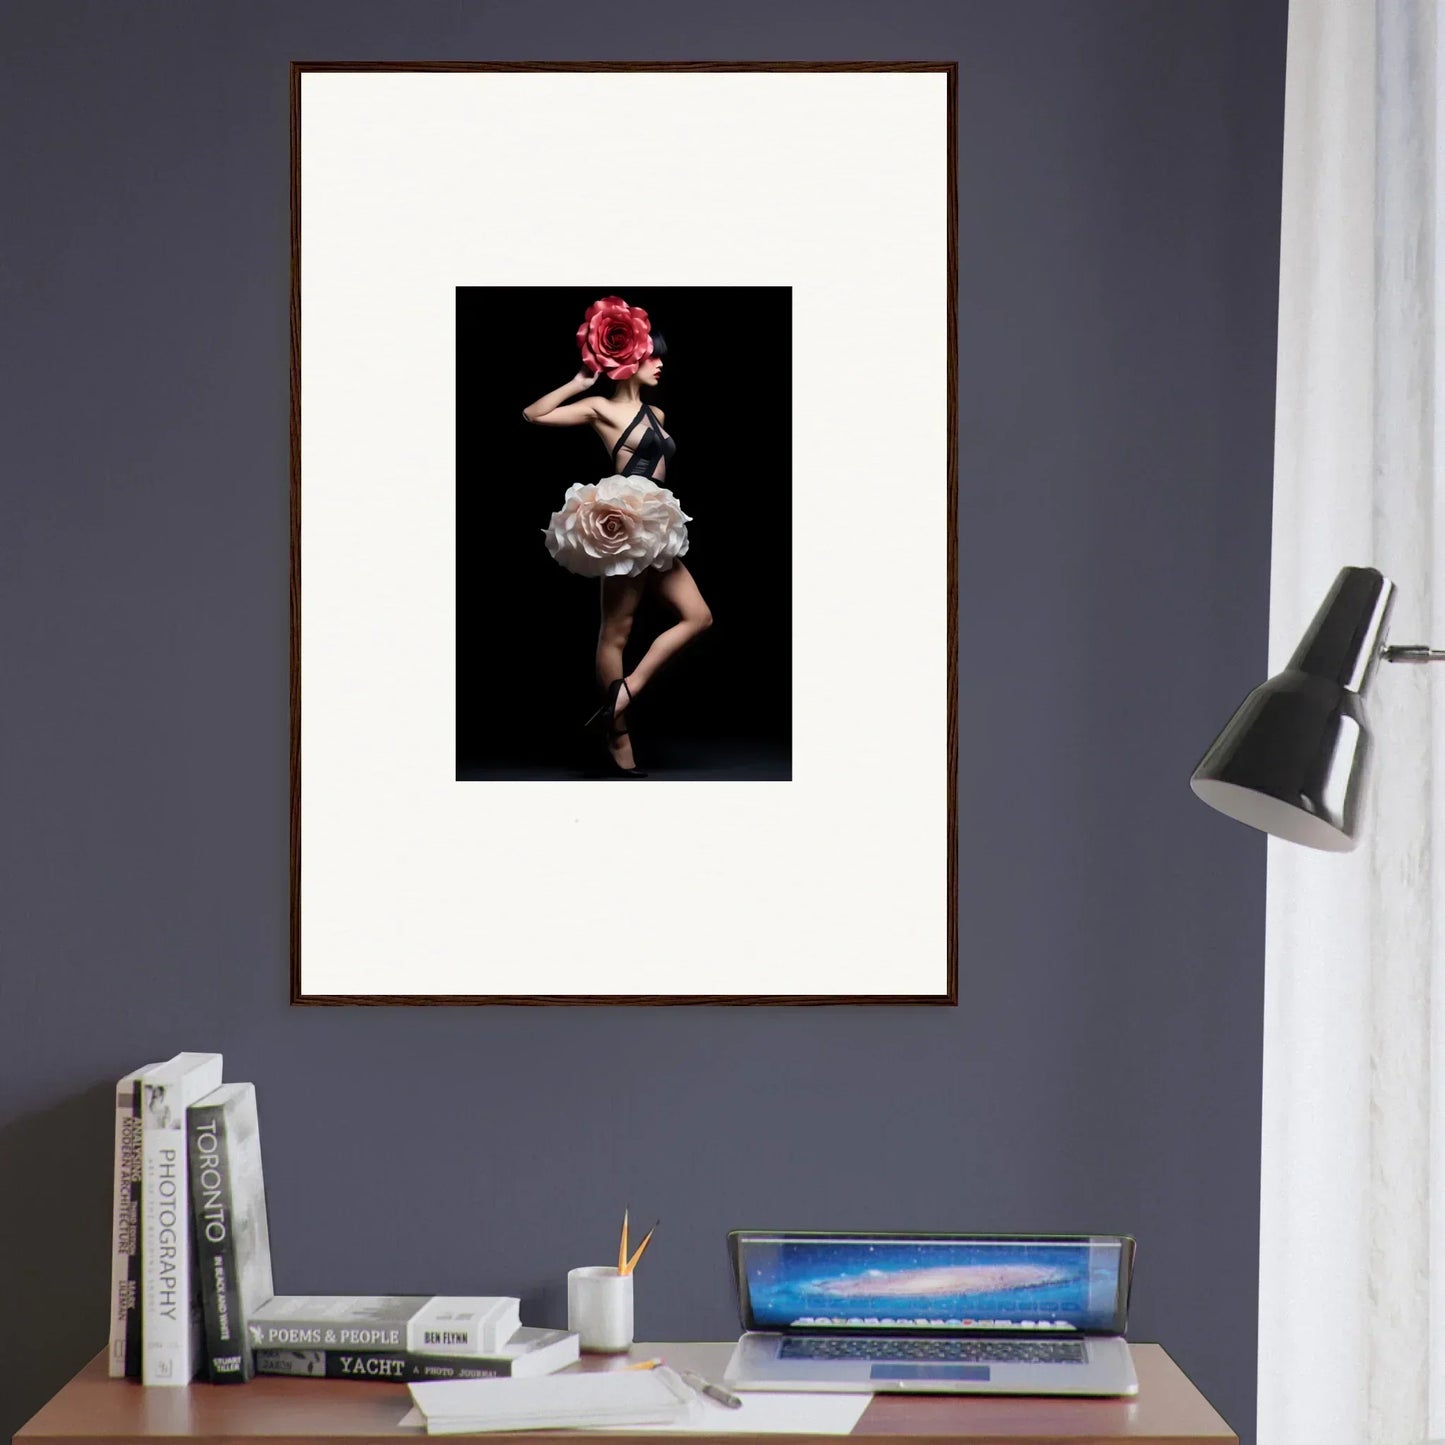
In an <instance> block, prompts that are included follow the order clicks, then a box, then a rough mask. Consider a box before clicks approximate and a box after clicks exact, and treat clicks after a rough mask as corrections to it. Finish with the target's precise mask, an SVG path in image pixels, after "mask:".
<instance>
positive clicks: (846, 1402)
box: [619, 1390, 873, 1435]
mask: <svg viewBox="0 0 1445 1445" xmlns="http://www.w3.org/2000/svg"><path fill="white" fill-rule="evenodd" d="M738 1398H739V1399H740V1400H741V1401H742V1402H743V1407H742V1409H741V1410H729V1409H728V1408H727V1406H726V1405H719V1404H718V1403H717V1401H715V1400H709V1399H708V1398H707V1397H706V1396H703V1395H699V1396H698V1397H697V1398H696V1399H695V1400H693V1401H692V1403H691V1404H689V1405H688V1407H687V1417H686V1418H685V1419H684V1420H683V1421H682V1422H681V1423H679V1424H675V1425H672V1424H670V1425H628V1426H623V1427H619V1428H623V1429H628V1430H639V1431H641V1430H648V1431H651V1432H654V1433H658V1434H664V1435H675V1434H678V1433H680V1432H688V1431H706V1432H707V1433H708V1434H709V1435H849V1434H851V1433H852V1431H853V1427H854V1426H855V1425H856V1424H857V1423H858V1421H859V1420H860V1419H861V1418H862V1416H863V1412H864V1410H866V1409H867V1408H868V1402H869V1401H870V1400H871V1399H872V1398H873V1396H872V1395H813V1394H796V1393H787V1392H784V1391H774V1390H751V1391H748V1392H742V1391H740V1392H739V1394H738Z"/></svg>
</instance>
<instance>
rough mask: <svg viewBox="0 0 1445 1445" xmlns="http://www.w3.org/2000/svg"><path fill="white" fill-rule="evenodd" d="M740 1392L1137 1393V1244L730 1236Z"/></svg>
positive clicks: (730, 1370)
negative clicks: (1132, 1294) (1133, 1306)
mask: <svg viewBox="0 0 1445 1445" xmlns="http://www.w3.org/2000/svg"><path fill="white" fill-rule="evenodd" d="M728 1245H729V1249H730V1250H731V1253H732V1265H733V1276H734V1279H735V1280H736V1282H737V1291H738V1309H739V1312H740V1314H741V1316H742V1324H743V1329H744V1331H745V1332H746V1333H744V1335H743V1337H742V1338H741V1339H740V1340H739V1341H738V1343H737V1348H736V1349H735V1350H734V1351H733V1355H732V1359H731V1360H730V1361H729V1362H728V1367H727V1372H726V1374H725V1377H724V1378H725V1379H726V1380H727V1382H728V1383H729V1384H730V1385H732V1386H733V1387H735V1388H736V1389H740V1390H829V1391H840V1392H841V1391H868V1392H870V1393H878V1392H892V1391H908V1392H916V1393H927V1394H950V1395H954V1394H958V1395H963V1394H994V1395H1136V1394H1138V1392H1139V1381H1138V1379H1137V1378H1136V1377H1135V1374H1134V1362H1133V1360H1132V1358H1131V1357H1130V1354H1129V1347H1128V1345H1127V1344H1126V1343H1125V1341H1124V1338H1123V1336H1124V1327H1125V1321H1126V1319H1127V1315H1128V1308H1129V1289H1130V1285H1131V1283H1132V1280H1133V1272H1134V1241H1133V1239H1131V1238H1130V1237H1129V1236H1128V1235H1125V1234H1070V1235H1042V1234H1028V1235H1024V1234H1012V1235H1010V1234H805V1233H791V1232H768V1231H764V1230H734V1231H733V1232H732V1233H731V1234H729V1235H728Z"/></svg>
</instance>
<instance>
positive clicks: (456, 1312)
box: [247, 1294, 522, 1355]
mask: <svg viewBox="0 0 1445 1445" xmlns="http://www.w3.org/2000/svg"><path fill="white" fill-rule="evenodd" d="M521 1307H522V1302H521V1300H519V1299H517V1298H515V1297H514V1296H507V1295H485V1296H466V1297H461V1296H455V1295H304V1294H278V1295H276V1296H275V1297H274V1298H272V1299H269V1300H267V1301H266V1303H265V1304H263V1305H261V1306H260V1307H259V1308H258V1309H256V1310H255V1311H254V1312H253V1314H252V1315H251V1317H250V1319H249V1321H248V1322H247V1329H248V1330H249V1331H250V1334H251V1343H252V1346H253V1347H254V1348H255V1349H258V1350H291V1349H298V1348H300V1349H317V1348H321V1349H337V1350H411V1351H413V1352H415V1353H418V1354H428V1355H495V1354H496V1353H497V1351H498V1350H500V1349H501V1348H502V1346H503V1345H505V1344H506V1343H507V1341H508V1340H510V1339H511V1338H512V1336H513V1335H514V1334H516V1332H517V1330H518V1328H519V1327H520V1321H519V1320H518V1315H519V1313H520V1311H521Z"/></svg>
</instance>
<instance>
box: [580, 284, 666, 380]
mask: <svg viewBox="0 0 1445 1445" xmlns="http://www.w3.org/2000/svg"><path fill="white" fill-rule="evenodd" d="M577 345H578V346H580V347H581V348H582V364H583V365H584V366H585V367H587V368H588V370H590V371H600V372H603V373H604V374H605V375H607V376H609V377H610V378H611V379H612V380H613V381H626V380H627V378H628V377H629V376H631V375H632V374H633V372H635V371H636V370H637V368H638V367H639V366H640V365H641V364H642V362H643V361H644V360H645V359H646V358H647V357H649V356H651V355H652V323H651V322H650V321H649V320H648V319H647V312H645V311H644V310H643V309H642V307H640V306H629V305H628V304H627V302H625V301H624V300H623V299H622V297H620V296H604V297H603V298H602V299H601V300H600V301H594V302H593V303H592V304H591V305H590V306H589V307H588V308H587V315H586V316H584V317H583V318H582V324H581V326H579V327H578V328H577Z"/></svg>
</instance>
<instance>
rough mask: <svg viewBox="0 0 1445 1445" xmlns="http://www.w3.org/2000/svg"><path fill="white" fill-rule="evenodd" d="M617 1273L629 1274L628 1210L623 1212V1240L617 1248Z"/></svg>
mask: <svg viewBox="0 0 1445 1445" xmlns="http://www.w3.org/2000/svg"><path fill="white" fill-rule="evenodd" d="M617 1273H618V1274H626V1273H627V1210H625V1209H624V1210H623V1211H622V1239H621V1241H620V1242H619V1243H618V1246H617Z"/></svg>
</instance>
